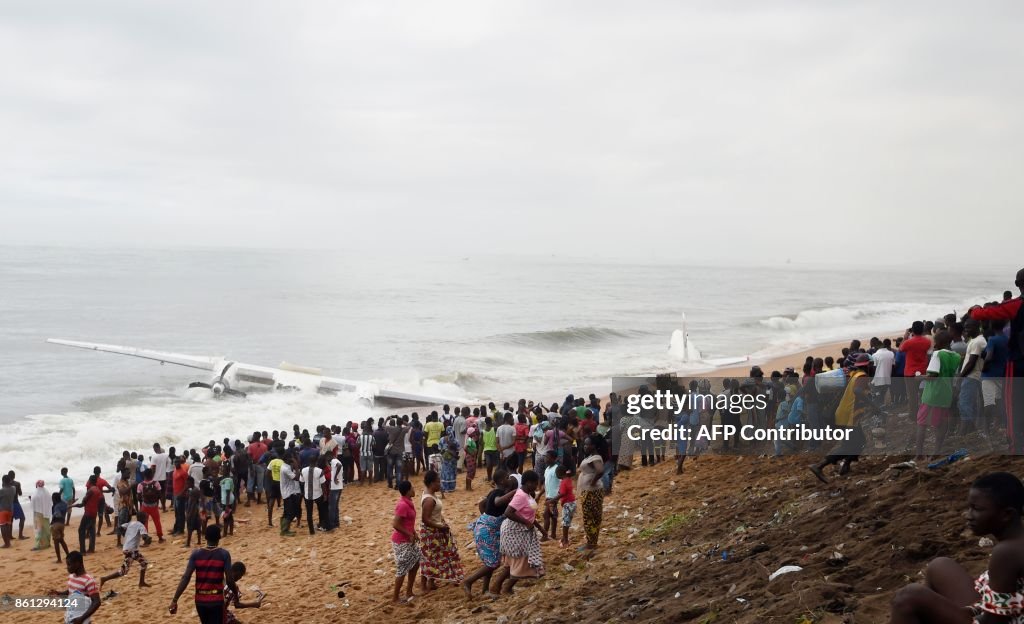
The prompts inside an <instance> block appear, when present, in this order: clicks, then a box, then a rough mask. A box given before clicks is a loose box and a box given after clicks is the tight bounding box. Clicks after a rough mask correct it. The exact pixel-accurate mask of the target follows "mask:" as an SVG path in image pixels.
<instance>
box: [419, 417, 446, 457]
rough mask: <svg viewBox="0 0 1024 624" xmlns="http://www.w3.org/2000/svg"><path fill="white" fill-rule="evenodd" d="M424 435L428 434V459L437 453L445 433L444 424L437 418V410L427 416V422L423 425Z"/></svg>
mask: <svg viewBox="0 0 1024 624" xmlns="http://www.w3.org/2000/svg"><path fill="white" fill-rule="evenodd" d="M423 435H425V436H426V438H427V440H426V445H427V460H428V461H429V459H430V456H431V455H433V454H435V453H437V452H438V449H437V445H438V444H440V443H441V436H442V435H444V425H442V424H441V422H440V421H439V420H438V418H437V412H434V413H432V414H430V415H429V416H427V422H426V423H425V424H424V425H423Z"/></svg>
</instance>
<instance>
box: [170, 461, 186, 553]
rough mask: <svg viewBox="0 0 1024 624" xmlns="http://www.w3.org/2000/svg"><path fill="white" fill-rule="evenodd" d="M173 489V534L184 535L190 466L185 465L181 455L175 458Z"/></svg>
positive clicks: (172, 474) (172, 479)
mask: <svg viewBox="0 0 1024 624" xmlns="http://www.w3.org/2000/svg"><path fill="white" fill-rule="evenodd" d="M171 489H172V492H173V494H174V527H173V528H172V529H171V535H184V533H185V504H186V502H187V501H186V500H185V493H186V491H187V490H188V466H186V465H185V462H184V460H183V459H182V458H181V457H176V458H174V471H173V472H172V473H171Z"/></svg>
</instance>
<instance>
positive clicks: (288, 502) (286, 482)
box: [281, 453, 302, 537]
mask: <svg viewBox="0 0 1024 624" xmlns="http://www.w3.org/2000/svg"><path fill="white" fill-rule="evenodd" d="M299 472H300V470H299V460H298V459H297V458H296V457H295V455H294V453H293V454H292V455H290V456H288V461H287V462H284V463H283V464H282V465H281V498H282V499H283V500H284V515H282V516H281V535H282V536H284V537H293V536H294V535H295V533H294V532H293V531H292V530H291V526H292V522H294V521H295V520H296V519H298V517H299V514H300V513H302V493H301V487H300V484H299Z"/></svg>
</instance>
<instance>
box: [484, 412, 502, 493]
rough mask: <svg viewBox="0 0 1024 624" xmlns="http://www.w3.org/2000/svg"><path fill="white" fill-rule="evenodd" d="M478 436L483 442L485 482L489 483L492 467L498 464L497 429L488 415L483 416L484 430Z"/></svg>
mask: <svg viewBox="0 0 1024 624" xmlns="http://www.w3.org/2000/svg"><path fill="white" fill-rule="evenodd" d="M480 437H481V438H482V439H483V443H484V461H485V462H486V463H487V482H488V483H491V482H492V479H491V474H492V473H493V472H494V467H495V466H497V465H498V430H497V428H495V426H494V421H493V420H491V417H490V416H488V417H487V418H484V430H483V431H482V432H481V435H480Z"/></svg>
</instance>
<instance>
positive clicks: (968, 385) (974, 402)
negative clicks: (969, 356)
mask: <svg viewBox="0 0 1024 624" xmlns="http://www.w3.org/2000/svg"><path fill="white" fill-rule="evenodd" d="M980 405H981V381H980V380H978V379H972V378H970V377H964V378H963V379H961V380H960V402H959V406H960V420H965V421H967V422H972V421H974V419H975V418H976V417H977V416H978V409H979V407H980Z"/></svg>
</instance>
